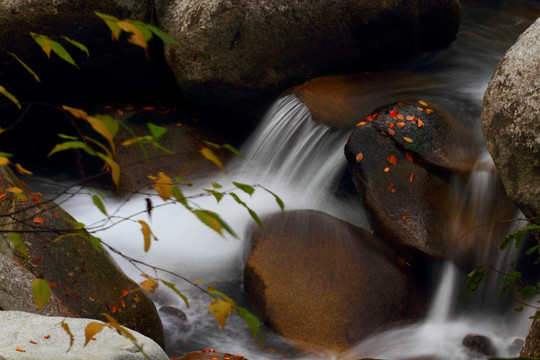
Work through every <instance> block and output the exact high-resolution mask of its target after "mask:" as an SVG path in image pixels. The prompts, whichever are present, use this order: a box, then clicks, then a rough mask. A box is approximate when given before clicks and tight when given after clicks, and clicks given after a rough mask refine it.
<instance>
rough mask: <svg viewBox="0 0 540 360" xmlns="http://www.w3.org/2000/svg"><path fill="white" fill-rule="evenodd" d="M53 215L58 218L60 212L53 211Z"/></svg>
mask: <svg viewBox="0 0 540 360" xmlns="http://www.w3.org/2000/svg"><path fill="white" fill-rule="evenodd" d="M53 216H54V217H55V218H57V219H58V218H59V217H60V214H58V211H55V212H54V214H53Z"/></svg>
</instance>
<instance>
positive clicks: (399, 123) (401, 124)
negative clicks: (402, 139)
mask: <svg viewBox="0 0 540 360" xmlns="http://www.w3.org/2000/svg"><path fill="white" fill-rule="evenodd" d="M405 125H407V124H406V123H404V122H403V121H400V122H398V123H397V124H396V126H397V127H398V128H402V127H404V126H405Z"/></svg>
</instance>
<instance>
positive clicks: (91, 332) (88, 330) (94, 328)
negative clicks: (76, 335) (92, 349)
mask: <svg viewBox="0 0 540 360" xmlns="http://www.w3.org/2000/svg"><path fill="white" fill-rule="evenodd" d="M105 326H107V324H103V323H98V322H91V323H88V325H86V327H85V328H84V337H85V341H84V346H86V345H87V344H88V342H89V341H90V340H92V338H93V337H94V336H96V334H98V333H99V332H100V331H101V330H103V328H104V327H105Z"/></svg>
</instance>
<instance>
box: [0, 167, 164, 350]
mask: <svg viewBox="0 0 540 360" xmlns="http://www.w3.org/2000/svg"><path fill="white" fill-rule="evenodd" d="M13 187H17V188H18V189H20V190H18V191H21V193H20V194H19V193H17V192H10V191H8V190H7V189H9V188H13ZM0 190H1V192H0V194H1V195H0V196H1V197H0V213H1V214H10V216H9V217H7V216H6V217H2V218H1V220H0V228H2V230H4V231H11V232H14V233H18V234H19V235H20V238H21V240H22V242H23V243H24V247H25V248H26V250H27V252H28V255H27V256H26V255H24V252H23V251H21V250H20V249H18V248H17V247H16V246H15V245H14V244H15V243H14V242H13V241H10V238H12V235H10V234H9V233H6V232H3V233H0V251H1V253H3V254H4V255H5V256H7V257H10V258H11V259H12V260H17V262H18V263H19V264H20V265H21V266H23V267H24V268H25V269H26V270H27V272H24V271H23V270H20V271H18V273H19V276H21V279H20V281H21V284H24V282H28V281H29V280H30V279H31V275H30V274H28V272H29V273H31V274H32V275H33V276H35V277H39V278H43V279H46V280H47V281H48V283H49V284H50V287H51V290H52V293H54V294H55V297H57V298H59V299H62V303H63V305H64V307H65V309H67V310H68V311H69V312H70V313H73V314H75V316H79V317H85V318H94V319H103V317H102V316H101V314H102V313H108V314H110V315H111V316H113V317H114V318H115V319H116V320H117V321H118V322H119V323H120V324H122V325H124V326H126V327H128V328H130V329H133V330H135V331H139V332H140V333H142V334H144V335H146V336H148V337H150V338H152V339H153V340H154V341H156V342H157V343H158V344H160V345H161V344H163V341H164V340H163V328H162V324H161V321H160V318H159V316H158V313H157V310H156V308H155V306H154V304H153V302H152V301H151V300H150V298H149V297H148V296H147V295H146V293H145V292H144V291H143V290H142V289H141V288H140V287H139V285H138V284H136V283H135V282H134V281H132V280H131V279H129V278H128V277H127V276H126V275H125V274H124V273H123V272H122V271H121V270H120V269H119V268H118V266H117V264H116V263H115V262H114V260H113V259H112V258H111V257H110V255H109V254H108V253H107V252H106V251H105V250H104V249H103V248H101V247H99V245H98V244H97V242H96V239H95V238H92V237H91V236H90V234H88V233H87V232H86V231H80V225H79V224H78V223H77V222H76V220H75V219H73V218H72V217H71V216H70V215H69V214H67V213H66V212H65V211H63V210H62V208H60V207H59V206H58V205H56V204H55V203H54V202H52V201H50V200H47V199H45V198H44V197H43V194H41V193H39V192H32V191H31V190H30V189H29V188H27V187H26V186H25V185H24V184H23V183H22V182H20V181H19V180H18V179H17V177H16V176H15V175H14V174H13V172H12V171H11V170H10V169H9V168H8V167H0ZM21 196H26V199H25V198H21ZM11 296H12V297H13V298H17V297H23V296H25V297H26V296H28V291H23V292H21V293H14V294H12V295H11ZM53 300H54V297H53ZM24 301H28V299H26V300H24ZM55 304H56V302H55V301H53V302H52V303H51V304H47V305H45V306H44V307H43V308H44V309H49V310H47V314H48V315H67V314H66V313H65V311H64V310H62V312H61V313H58V314H55V313H54V311H53V308H48V307H53V306H55ZM13 308H14V309H15V308H16V307H13ZM25 310H26V311H32V310H33V309H31V308H25Z"/></svg>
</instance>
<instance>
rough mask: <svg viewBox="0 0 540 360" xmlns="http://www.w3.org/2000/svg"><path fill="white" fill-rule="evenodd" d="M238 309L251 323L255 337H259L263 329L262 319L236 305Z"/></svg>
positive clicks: (247, 321) (249, 323) (250, 326)
mask: <svg viewBox="0 0 540 360" xmlns="http://www.w3.org/2000/svg"><path fill="white" fill-rule="evenodd" d="M236 311H238V315H240V316H241V317H242V319H244V321H245V322H246V323H247V324H248V325H249V328H250V329H251V334H252V335H253V338H254V339H257V337H258V336H259V333H260V330H261V321H260V320H259V319H258V318H257V317H256V316H255V315H253V314H252V313H250V312H249V311H248V310H246V309H244V308H242V307H240V306H236Z"/></svg>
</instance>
